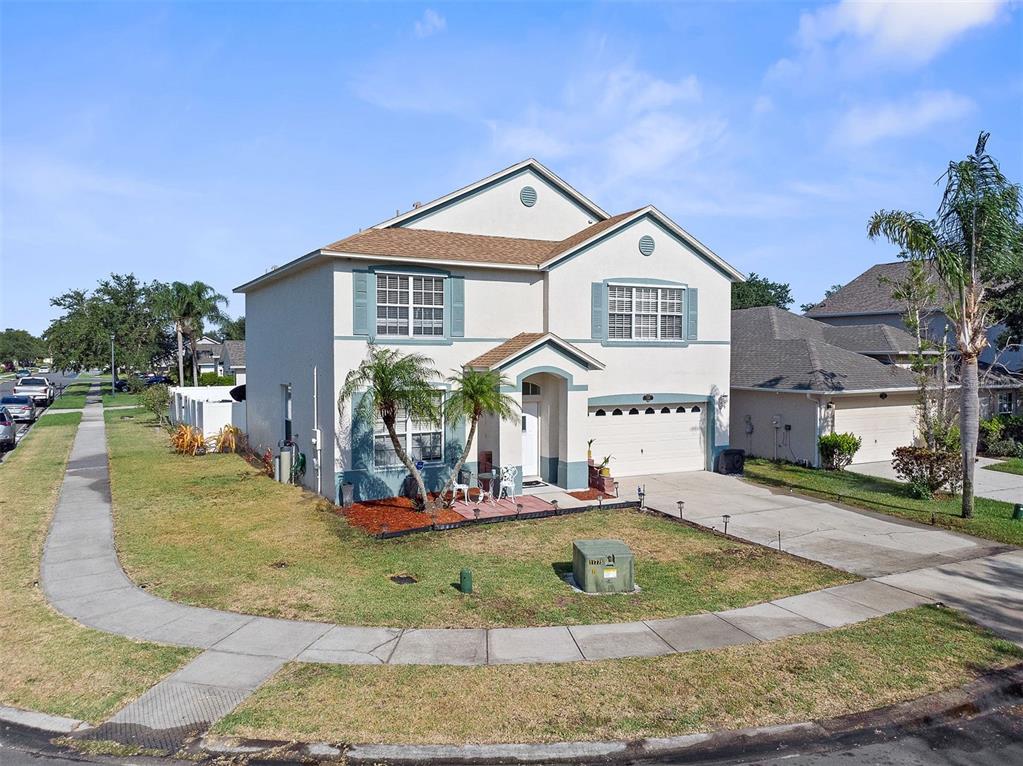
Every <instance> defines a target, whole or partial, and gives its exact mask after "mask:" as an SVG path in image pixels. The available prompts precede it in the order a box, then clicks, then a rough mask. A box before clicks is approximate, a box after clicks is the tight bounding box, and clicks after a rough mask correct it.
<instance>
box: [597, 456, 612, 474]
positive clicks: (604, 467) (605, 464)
mask: <svg viewBox="0 0 1023 766" xmlns="http://www.w3.org/2000/svg"><path fill="white" fill-rule="evenodd" d="M612 460H614V456H613V455H606V456H605V457H604V459H603V460H601V461H600V465H599V466H597V468H598V470H599V471H600V475H601V476H604V477H607V476H610V475H611V461H612Z"/></svg>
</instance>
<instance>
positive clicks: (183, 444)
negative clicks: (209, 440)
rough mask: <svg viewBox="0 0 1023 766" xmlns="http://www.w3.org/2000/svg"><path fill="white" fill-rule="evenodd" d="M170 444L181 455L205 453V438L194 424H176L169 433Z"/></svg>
mask: <svg viewBox="0 0 1023 766" xmlns="http://www.w3.org/2000/svg"><path fill="white" fill-rule="evenodd" d="M171 446H172V447H174V451H175V452H177V453H178V454H181V455H205V454H206V439H205V438H203V435H202V431H200V430H199V429H198V428H196V427H195V426H186V425H184V424H182V425H180V426H178V427H177V429H176V430H175V431H174V432H173V433H172V434H171Z"/></svg>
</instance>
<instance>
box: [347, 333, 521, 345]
mask: <svg viewBox="0 0 1023 766" xmlns="http://www.w3.org/2000/svg"><path fill="white" fill-rule="evenodd" d="M438 338H439V336H438ZM334 340H363V341H364V340H366V336H365V335H335V336H334ZM409 340H415V341H416V342H417V343H418V342H424V343H431V342H433V341H431V339H430V338H410V339H409ZM439 340H440V342H439V343H438V344H437V345H441V346H449V345H451V344H452V343H504V342H505V341H506V340H508V339H507V338H439ZM378 342H379V343H388V342H390V341H383V340H380V341H378Z"/></svg>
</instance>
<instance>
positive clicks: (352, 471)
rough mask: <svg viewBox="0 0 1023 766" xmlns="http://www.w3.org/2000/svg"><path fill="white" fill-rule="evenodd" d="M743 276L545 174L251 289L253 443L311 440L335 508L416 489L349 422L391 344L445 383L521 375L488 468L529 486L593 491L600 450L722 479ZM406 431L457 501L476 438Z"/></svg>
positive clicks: (489, 437)
mask: <svg viewBox="0 0 1023 766" xmlns="http://www.w3.org/2000/svg"><path fill="white" fill-rule="evenodd" d="M740 279H742V275H741V274H740V273H739V272H737V271H736V270H735V269H734V268H732V267H731V266H729V265H728V264H727V263H725V262H724V261H723V260H722V259H721V258H719V257H718V256H717V255H715V254H714V253H713V252H711V251H710V250H709V249H708V248H707V247H706V246H705V245H703V244H701V243H700V242H699V241H697V240H696V239H695V238H694V237H693V236H692V235H690V234H688V233H687V232H686V231H684V230H683V229H682V228H680V227H679V226H678V225H677V224H676V223H674V222H673V221H671V220H670V219H668V218H667V217H666V216H665V215H664V214H663V213H661V212H660V211H658V210H657V209H656V208H654V207H644V208H641V209H639V210H634V211H631V212H628V213H623V214H619V215H615V216H611V215H609V214H608V213H606V212H604V211H603V210H602V209H601V208H599V207H598V206H597V205H596V204H594V203H593V202H592V201H590V200H589V199H587V198H586V197H585V196H583V195H582V194H580V193H579V192H578V191H576V190H575V189H573V188H572V187H571V186H569V185H568V184H567V183H565V182H564V181H563V180H561V179H560V178H559V177H558V176H556V175H555V174H554V173H552V172H551V171H550V170H548V169H547V168H545V167H544V166H543V165H541V164H540V163H539V162H536V161H535V160H526V161H524V162H520V163H518V164H517V165H514V166H512V167H510V168H507V169H506V170H503V171H500V172H498V173H496V174H494V175H492V176H490V177H488V178H485V179H483V180H481V181H478V182H476V183H474V184H472V185H470V186H467V187H465V188H463V189H460V190H458V191H455V192H452V193H451V194H448V195H446V196H444V197H441V198H439V199H437V200H435V201H433V202H430V203H427V204H425V205H417V206H415V207H414V208H413V209H412V210H410V211H409V212H407V213H404V214H400V215H397V216H395V217H394V218H392V219H390V220H388V221H385V222H383V223H380V224H377V225H376V226H373V227H372V228H369V229H366V230H364V231H362V232H360V233H358V234H355V235H353V236H350V237H347V238H346V239H342V240H340V241H338V242H335V243H333V244H331V245H328V246H326V247H324V248H321V249H319V250H314V251H313V252H311V253H309V254H307V255H305V256H303V257H301V258H298V259H297V260H295V261H292V262H291V263H289V264H287V265H285V266H282V267H280V268H277V269H274V270H273V271H270V272H269V273H267V274H264V275H262V276H260V277H257V278H256V279H253V280H252V281H250V282H248V283H246V284H244V285H242V286H240V287H238V288H237V291H238V292H242V293H244V294H245V298H246V323H247V326H246V330H247V332H246V342H247V349H246V352H247V363H248V367H251V368H252V380H249V381H247V386H246V388H247V403H248V423H249V440H250V442H251V443H252V444H253V445H260V446H269V447H272V448H276V447H277V444H278V442H279V440H282V439H284V438H291V439H293V440H294V441H295V443H296V444H297V445H298V449H299V450H301V451H302V452H303V453H306V455H307V472H306V476H305V479H304V482H305V484H306V486H308V487H310V488H312V489H314V490H316V491H318V492H320V493H322V494H324V495H326V496H328V497H332V498H333V497H335V496H336V493H337V492H338V488H339V486H340V484H341V482H351V483H352V484H353V485H354V489H355V496H356V497H357V498H375V497H385V496H391V495H394V494H396V493H398V492H400V491H407V480H408V477H407V476H406V472H405V470H404V468H402V467H401V466H400V464H399V463H398V461H397V459H396V457H395V455H394V453H393V450H392V449H391V447H390V443H389V440H388V439H387V437H386V435H385V434H384V431H383V426H382V423H380V422H379V421H377V422H374V420H373V419H369V420H367V419H365V418H363V417H362V416H361V414H360V409H359V407H358V401H356V402H355V403H354V406H353V405H352V404H349V405H348V406H346V407H345V408H344V409H343V411H342V412H341V413H340V414H339V413H338V409H337V407H336V397H337V393H338V390H339V389H340V387H341V386H342V384H343V382H344V379H345V376H346V375H347V374H348V373H349V372H350V371H351V370H352V369H354V368H355V367H357V366H358V364H359V363H360V361H361V360H362V359H363V358H365V356H366V352H367V349H368V347H369V345H370V344H377V345H380V346H385V347H390V348H396V349H399V350H401V351H403V352H417V353H421V354H424V355H426V356H428V357H430V358H431V359H433V361H434V364H435V367H436V368H437V369H438V370H439V371H440V372H441V373H442V374H443V375H448V374H450V373H451V372H452V371H453V370H456V369H458V368H461V367H464V366H466V365H472V366H474V367H477V368H481V369H492V370H497V371H499V372H500V373H501V374H502V375H503V376H504V377H505V378H506V379H507V381H508V384H507V388H506V392H507V393H508V394H509V395H510V396H512V397H513V398H514V400H515V401H516V402H517V403H519V404H520V405H521V408H522V412H521V417H520V418H516V420H515V421H514V422H511V423H508V422H498V421H495V420H487V421H485V422H483V423H481V424H480V428H479V431H478V435H477V437H476V444H475V445H474V446H473V447H472V448H471V451H470V456H469V465H468V468H469V469H470V470H472V471H476V470H477V469H478V467H479V465H480V463H481V462H482V463H483V465H487V464H492V465H494V466H509V467H515V468H517V469H518V480H519V482H520V483H521V481H522V479H523V477H527V478H530V479H532V478H534V477H536V480H539V481H542V482H546V483H549V484H553V485H556V486H559V487H563V488H565V489H581V488H584V487H586V485H587V483H588V471H587V458H586V451H587V440H588V439H596V442H595V443H594V445H593V451H594V454H595V455H599V456H603V455H607V454H611V455H613V456H614V462H612V463H611V468H612V471H613V473H614V474H615V475H617V476H622V477H624V476H630V475H638V474H643V473H654V472H663V471H685V470H703V469H707V468H710V467H711V466H712V464H713V461H714V459H715V456H716V454H717V453H718V452H719V451H720V450H721V449H722V448H724V447H725V446H727V444H728V416H727V397H726V396H723V395H724V394H726V392H727V388H728V380H729V296H730V290H731V283H732V282H733V281H735V280H740ZM437 388H438V396H443V392H444V390H445V388H446V384H445V383H444V381H443V380H438V381H437ZM357 398H358V397H357ZM353 412H354V413H355V415H354V417H353ZM399 430H400V433H401V437H400V438H402V439H404V440H405V443H406V445H407V447H408V449H409V451H410V453H411V455H412V456H413V458H414V459H416V460H418V461H421V462H422V464H423V466H424V469H423V470H424V474H425V477H426V481H427V483H428V486H429V488H431V489H438V488H439V487H440V486H441V484H442V482H443V481H444V479H446V477H447V476H448V475H449V473H450V470H451V466H452V465H453V463H454V462H455V460H456V458H457V455H458V453H459V451H460V450H461V449H462V447H463V444H464V439H465V431H466V425H465V424H464V423H458V424H456V423H451V422H446V421H443V420H442V421H441V422H439V423H423V422H417V421H415V420H411V419H408V420H404V419H403V420H402V422H401V423H400V426H399Z"/></svg>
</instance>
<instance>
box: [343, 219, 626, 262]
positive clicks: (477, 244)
mask: <svg viewBox="0 0 1023 766" xmlns="http://www.w3.org/2000/svg"><path fill="white" fill-rule="evenodd" d="M635 212H636V211H635V210H633V211H630V212H628V213H620V214H619V215H616V216H612V217H611V218H608V219H607V220H604V221H598V222H597V223H595V224H592V225H590V226H587V227H586V228H585V229H582V230H581V231H578V232H576V233H575V234H573V235H572V236H570V237H567V238H566V239H563V240H549V239H522V238H518V237H492V236H488V235H483V234H460V233H458V232H452V231H433V230H430V229H408V228H390V229H366V230H365V231H361V232H359V233H358V234H353V235H352V236H350V237H346V238H345V239H340V240H338V241H337V242H333V243H331V244H329V245H327V246H326V247H324V248H323V250H326V251H330V252H337V253H358V254H360V255H382V256H393V257H399V258H424V259H428V260H445V261H466V262H475V263H500V264H511V265H513V266H539V265H540V264H541V263H544V262H545V261H548V260H550V259H551V258H554V257H556V256H558V255H560V254H561V253H565V252H568V251H569V250H571V249H572V248H573V247H575V246H576V245H579V244H582V243H583V242H585V241H586V240H588V239H590V237H594V236H596V235H598V234H600V233H601V232H602V231H604V230H606V229H609V228H611V227H612V226H614V225H615V224H617V223H619V222H620V221H622V220H624V219H625V218H627V217H628V216H630V215H632V214H633V213H635Z"/></svg>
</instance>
